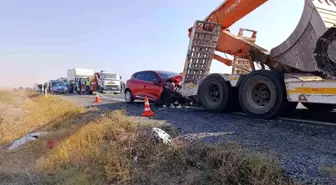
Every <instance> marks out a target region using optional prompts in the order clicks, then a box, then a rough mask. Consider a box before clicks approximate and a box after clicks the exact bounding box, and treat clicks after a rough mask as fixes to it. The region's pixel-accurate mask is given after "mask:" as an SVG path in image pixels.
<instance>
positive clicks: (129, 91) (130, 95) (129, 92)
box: [125, 89, 134, 103]
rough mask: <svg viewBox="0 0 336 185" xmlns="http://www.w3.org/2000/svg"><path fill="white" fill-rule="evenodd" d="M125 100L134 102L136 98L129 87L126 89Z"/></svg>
mask: <svg viewBox="0 0 336 185" xmlns="http://www.w3.org/2000/svg"><path fill="white" fill-rule="evenodd" d="M125 101H126V103H132V102H134V98H133V95H132V92H131V90H129V89H127V90H126V91H125Z"/></svg>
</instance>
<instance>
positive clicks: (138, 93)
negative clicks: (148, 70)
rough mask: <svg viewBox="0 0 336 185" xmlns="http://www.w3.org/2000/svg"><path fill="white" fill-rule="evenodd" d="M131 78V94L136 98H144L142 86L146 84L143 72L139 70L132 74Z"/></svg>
mask: <svg viewBox="0 0 336 185" xmlns="http://www.w3.org/2000/svg"><path fill="white" fill-rule="evenodd" d="M133 78H134V79H133V80H132V81H131V91H132V93H133V96H134V97H136V98H141V99H143V98H144V93H145V92H144V91H145V90H144V87H145V85H146V82H145V72H143V71H140V72H137V73H135V74H134V76H133Z"/></svg>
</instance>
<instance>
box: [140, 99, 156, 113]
mask: <svg viewBox="0 0 336 185" xmlns="http://www.w3.org/2000/svg"><path fill="white" fill-rule="evenodd" d="M141 116H143V117H151V116H154V112H152V111H151V109H150V106H149V102H148V98H147V96H146V97H145V111H144V112H143V113H142V114H141Z"/></svg>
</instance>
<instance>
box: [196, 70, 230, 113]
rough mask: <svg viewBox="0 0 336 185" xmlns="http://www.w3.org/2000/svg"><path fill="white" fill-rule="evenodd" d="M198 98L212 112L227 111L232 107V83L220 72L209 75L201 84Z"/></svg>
mask: <svg viewBox="0 0 336 185" xmlns="http://www.w3.org/2000/svg"><path fill="white" fill-rule="evenodd" d="M198 98H199V101H200V103H201V105H203V106H204V108H205V109H206V110H209V111H211V112H226V111H228V110H229V108H230V98H231V85H230V84H229V82H227V81H225V80H224V78H223V77H222V76H221V75H219V74H211V75H209V76H207V77H206V78H205V79H204V80H203V82H202V83H201V84H200V87H199V92H198Z"/></svg>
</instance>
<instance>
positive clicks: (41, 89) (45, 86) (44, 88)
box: [37, 82, 48, 93]
mask: <svg viewBox="0 0 336 185" xmlns="http://www.w3.org/2000/svg"><path fill="white" fill-rule="evenodd" d="M37 86H38V88H39V92H40V93H46V92H47V91H48V82H45V83H44V84H43V85H42V83H39V84H38V85H37Z"/></svg>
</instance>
